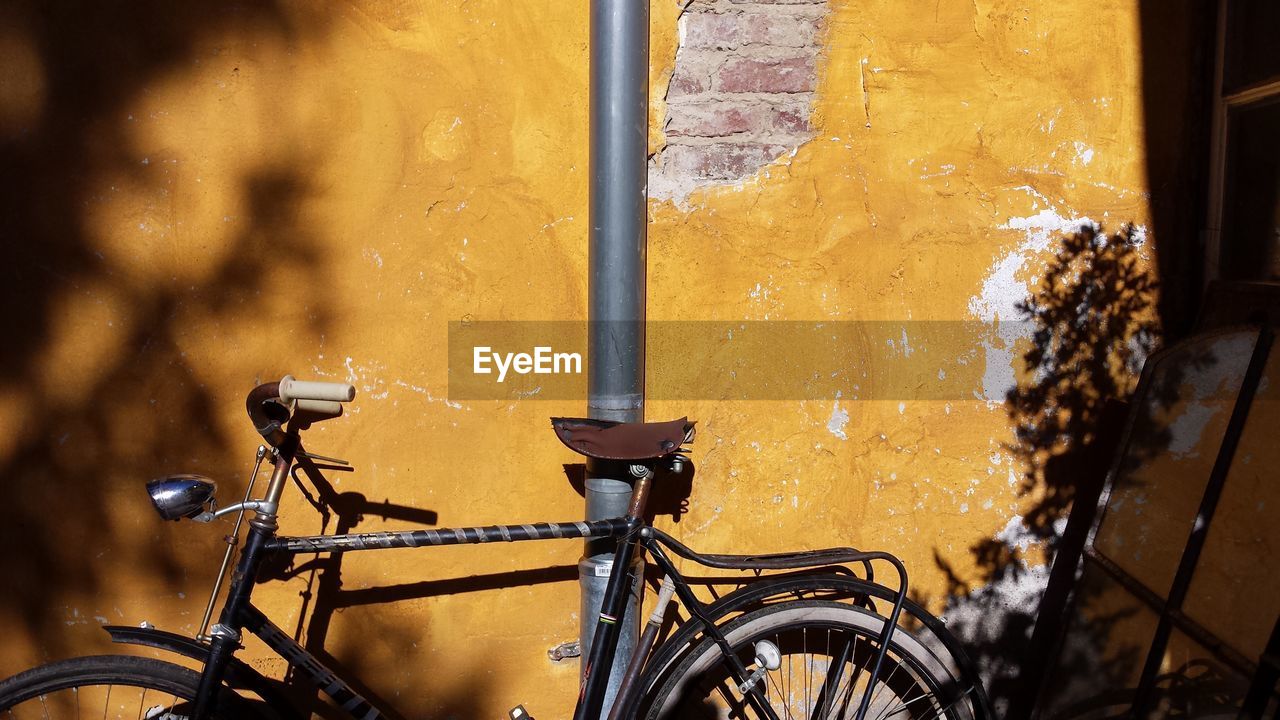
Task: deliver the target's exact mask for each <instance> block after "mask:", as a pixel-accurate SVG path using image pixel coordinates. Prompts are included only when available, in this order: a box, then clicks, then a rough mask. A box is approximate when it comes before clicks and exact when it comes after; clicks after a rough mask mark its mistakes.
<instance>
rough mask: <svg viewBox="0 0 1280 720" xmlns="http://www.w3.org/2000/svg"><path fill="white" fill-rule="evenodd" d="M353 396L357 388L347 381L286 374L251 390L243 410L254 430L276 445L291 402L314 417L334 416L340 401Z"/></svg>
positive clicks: (340, 412)
mask: <svg viewBox="0 0 1280 720" xmlns="http://www.w3.org/2000/svg"><path fill="white" fill-rule="evenodd" d="M355 396H356V389H355V388H354V387H353V386H351V385H349V384H346V383H329V382H302V381H299V380H294V379H293V376H291V375H285V376H284V378H282V379H281V380H280V382H272V383H263V384H262V385H259V386H258V387H256V388H254V389H253V390H250V391H249V395H248V397H246V398H245V409H246V410H248V412H249V419H250V420H251V421H253V429H254V430H257V431H258V434H259V435H261V436H262V438H263V439H264V440H266V441H267V443H268V444H269V445H271V446H272V447H275V446H276V445H279V444H280V441H281V440H283V439H284V430H283V429H282V428H283V427H284V425H285V423H287V422H288V421H289V409H288V408H287V407H286V405H289V404H292V405H293V406H294V407H295V408H296V409H298V410H302V411H304V412H307V413H310V414H311V415H314V416H328V417H337V416H339V415H341V414H342V403H344V402H350V401H351V400H353V399H355ZM272 400H280V401H282V402H283V403H285V404H284V405H282V404H280V403H275V402H271V401H272Z"/></svg>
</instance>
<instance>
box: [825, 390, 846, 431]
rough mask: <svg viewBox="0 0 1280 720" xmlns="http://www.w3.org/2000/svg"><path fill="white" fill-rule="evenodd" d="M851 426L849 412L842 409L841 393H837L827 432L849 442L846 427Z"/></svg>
mask: <svg viewBox="0 0 1280 720" xmlns="http://www.w3.org/2000/svg"><path fill="white" fill-rule="evenodd" d="M848 424H849V411H848V410H845V409H844V408H842V407H840V393H838V392H837V393H836V399H835V403H833V404H832V406H831V417H830V418H829V419H828V420H827V431H828V432H830V433H831V434H832V435H835V436H836V437H838V438H840V439H841V440H848V439H849V436H848V435H847V434H845V431H844V426H845V425H848Z"/></svg>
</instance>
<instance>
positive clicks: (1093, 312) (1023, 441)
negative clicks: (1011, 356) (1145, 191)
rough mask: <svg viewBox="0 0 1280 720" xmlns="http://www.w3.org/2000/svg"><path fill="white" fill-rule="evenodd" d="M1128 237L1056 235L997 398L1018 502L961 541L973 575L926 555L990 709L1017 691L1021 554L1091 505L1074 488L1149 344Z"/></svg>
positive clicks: (1023, 622) (1023, 580)
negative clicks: (943, 583)
mask: <svg viewBox="0 0 1280 720" xmlns="http://www.w3.org/2000/svg"><path fill="white" fill-rule="evenodd" d="M1138 239H1139V238H1138V237H1137V236H1136V235H1135V230H1134V229H1133V228H1131V227H1125V228H1122V229H1121V230H1120V231H1119V232H1118V233H1116V234H1114V235H1108V234H1107V233H1106V232H1104V230H1103V229H1102V228H1099V227H1093V226H1088V225H1086V226H1085V227H1082V228H1081V229H1080V230H1079V231H1078V232H1076V233H1074V234H1071V235H1068V236H1066V237H1064V238H1063V239H1062V242H1061V244H1060V246H1059V249H1058V251H1057V253H1056V255H1055V257H1054V258H1053V260H1052V261H1051V262H1050V263H1049V265H1048V268H1047V270H1046V272H1045V274H1044V275H1043V277H1042V280H1041V282H1040V285H1039V287H1038V290H1037V291H1036V292H1035V293H1034V294H1033V295H1032V297H1031V298H1030V299H1028V300H1027V301H1026V302H1024V303H1022V304H1021V305H1020V307H1019V310H1020V311H1021V313H1022V314H1023V316H1024V319H1025V320H1026V321H1028V322H1029V323H1030V324H1031V326H1032V327H1033V328H1034V330H1033V333H1032V336H1031V338H1030V340H1031V345H1030V347H1029V348H1028V349H1027V350H1026V352H1025V353H1024V354H1023V357H1022V360H1023V363H1024V365H1025V368H1026V373H1025V375H1024V376H1023V377H1024V378H1025V379H1024V380H1022V381H1020V382H1019V383H1018V385H1017V386H1016V387H1014V388H1013V389H1011V390H1010V391H1009V393H1008V397H1007V398H1006V403H1005V404H1006V408H1007V410H1008V413H1009V418H1010V421H1011V423H1012V426H1013V428H1014V437H1015V442H1014V443H1012V444H1010V445H1008V446H1007V447H1006V449H1007V451H1008V452H1009V453H1010V455H1012V456H1013V458H1014V459H1015V460H1016V461H1017V462H1019V463H1020V464H1021V467H1024V468H1026V470H1025V473H1024V475H1023V476H1022V478H1021V480H1020V484H1019V487H1018V493H1019V495H1020V496H1021V497H1023V498H1025V499H1026V500H1027V501H1028V502H1029V503H1030V505H1029V509H1028V510H1025V511H1024V516H1023V517H1022V518H1021V521H1020V522H1016V519H1015V522H1011V523H1010V526H1009V527H1008V528H1006V529H1005V530H1004V531H1003V532H1001V533H1000V534H999V535H998V536H997V537H995V538H992V539H989V540H983V541H981V542H978V543H976V544H975V545H973V546H971V547H970V552H971V554H972V556H973V559H974V561H975V564H976V566H977V571H976V575H975V576H970V577H961V576H960V573H959V572H958V571H957V570H956V569H955V568H954V567H953V566H952V564H951V563H949V562H947V561H946V560H945V559H944V558H942V557H941V556H940V555H935V557H936V562H937V563H938V566H939V567H940V568H941V569H942V570H943V572H944V573H945V574H946V577H947V578H948V585H949V587H948V593H947V594H948V600H947V605H946V610H945V613H944V614H945V615H946V616H947V618H948V627H949V628H950V629H951V630H952V631H953V632H955V634H956V635H957V636H959V637H960V638H962V639H963V640H964V641H965V642H966V645H967V647H968V648H969V650H970V654H971V655H972V657H973V660H974V661H975V662H976V663H977V665H978V667H979V668H982V669H983V675H984V681H985V682H986V684H987V689H988V692H989V694H990V696H991V698H992V702H993V704H994V705H995V707H996V709H997V711H998V712H1002V711H1003V709H1004V708H1005V707H1007V705H1008V703H1009V701H1010V699H1011V698H1013V697H1014V696H1016V695H1017V694H1018V693H1020V692H1023V691H1025V690H1026V688H1024V687H1022V682H1023V681H1022V680H1020V677H1019V676H1020V673H1021V670H1022V667H1023V664H1024V663H1025V662H1026V661H1027V660H1028V656H1027V651H1028V647H1029V640H1030V637H1031V632H1032V628H1033V626H1034V625H1035V622H1036V617H1037V611H1038V608H1039V607H1040V601H1041V593H1042V592H1043V589H1044V584H1045V581H1046V579H1047V576H1048V568H1047V567H1044V566H1034V567H1033V565H1039V564H1038V563H1035V562H1034V559H1033V558H1027V557H1024V554H1025V552H1026V551H1027V549H1028V548H1029V547H1031V546H1033V545H1037V544H1040V543H1043V546H1044V547H1045V552H1046V557H1052V556H1053V554H1054V553H1055V552H1056V551H1057V549H1058V547H1059V544H1060V542H1062V541H1063V539H1064V536H1063V530H1064V526H1065V523H1066V519H1067V516H1068V513H1069V511H1070V510H1071V508H1072V505H1073V502H1074V501H1075V500H1076V499H1077V497H1081V498H1082V503H1086V504H1087V503H1089V502H1091V501H1090V500H1085V499H1083V495H1084V494H1087V492H1088V491H1087V490H1084V489H1082V488H1083V487H1084V486H1086V485H1090V484H1093V485H1096V486H1097V487H1100V485H1101V479H1102V477H1103V476H1104V475H1105V473H1106V469H1107V467H1108V464H1109V462H1110V461H1111V458H1112V456H1113V454H1114V453H1115V450H1116V446H1117V441H1118V438H1119V436H1120V430H1121V427H1122V425H1123V422H1124V418H1125V413H1126V410H1127V408H1126V406H1125V403H1124V402H1122V401H1123V400H1125V399H1127V398H1128V397H1129V395H1130V394H1131V393H1132V392H1133V390H1134V387H1135V384H1136V380H1137V377H1138V374H1139V371H1140V369H1141V365H1142V362H1143V360H1144V359H1145V357H1146V355H1147V354H1148V353H1149V352H1151V350H1152V349H1153V348H1154V345H1155V341H1156V335H1157V332H1158V330H1159V320H1158V315H1157V313H1156V301H1157V284H1156V281H1155V279H1154V278H1153V277H1152V276H1151V275H1150V274H1149V273H1148V271H1146V270H1145V263H1144V261H1143V259H1142V257H1141V253H1140V248H1139V242H1138ZM1156 444H1158V443H1156ZM1095 497H1096V496H1095ZM1028 560H1033V562H1032V563H1029V562H1028ZM1122 619H1123V618H1120V617H1117V618H1100V619H1098V621H1097V628H1096V630H1097V631H1098V632H1099V633H1100V634H1102V635H1105V634H1106V625H1107V624H1108V623H1114V622H1117V621H1120V620H1122Z"/></svg>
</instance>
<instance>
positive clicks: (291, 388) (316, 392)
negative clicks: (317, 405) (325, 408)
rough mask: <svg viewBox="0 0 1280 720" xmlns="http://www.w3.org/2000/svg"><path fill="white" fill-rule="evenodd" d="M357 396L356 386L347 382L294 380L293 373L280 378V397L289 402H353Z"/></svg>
mask: <svg viewBox="0 0 1280 720" xmlns="http://www.w3.org/2000/svg"><path fill="white" fill-rule="evenodd" d="M355 397H356V389H355V386H353V385H348V384H347V383H330V382H303V381H301V380H294V379H293V376H292V375H285V376H284V378H282V379H281V380H280V399H281V400H283V401H285V402H287V403H290V402H293V401H294V400H322V401H326V402H351V401H352V400H354V399H355Z"/></svg>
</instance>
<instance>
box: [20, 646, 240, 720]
mask: <svg viewBox="0 0 1280 720" xmlns="http://www.w3.org/2000/svg"><path fill="white" fill-rule="evenodd" d="M199 683H200V674H199V673H197V672H194V671H192V670H188V669H187V668H184V667H181V666H179V665H174V664H172V663H167V662H162V661H160V660H152V659H150V658H142V657H133V656H129V655H96V656H92V657H82V658H73V659H71V660H63V661H61V662H55V663H50V664H48V665H41V666H40V667H37V668H33V669H31V670H27V671H26V672H23V673H19V674H17V675H14V676H13V677H11V678H9V679H8V680H5V681H4V682H0V718H5V720H9V719H10V718H13V719H14V720H24V719H25V718H32V719H33V720H34V719H36V718H45V719H48V718H105V719H107V720H111V719H114V718H121V719H123V720H138V719H139V718H146V719H148V720H184V719H185V718H187V717H188V716H189V715H190V713H191V710H192V706H193V705H194V702H193V698H195V694H196V687H197V686H198V685H199ZM218 705H219V708H218V712H217V717H218V718H222V719H226V720H229V719H231V718H261V717H263V716H262V715H261V714H259V713H257V712H255V710H254V709H253V708H252V707H250V704H249V703H248V702H246V701H244V700H243V699H242V698H240V697H239V696H238V695H236V694H235V693H233V692H231V691H230V690H224V691H223V693H222V695H220V696H219V699H218Z"/></svg>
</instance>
